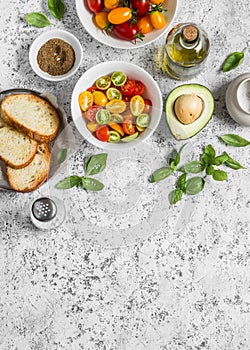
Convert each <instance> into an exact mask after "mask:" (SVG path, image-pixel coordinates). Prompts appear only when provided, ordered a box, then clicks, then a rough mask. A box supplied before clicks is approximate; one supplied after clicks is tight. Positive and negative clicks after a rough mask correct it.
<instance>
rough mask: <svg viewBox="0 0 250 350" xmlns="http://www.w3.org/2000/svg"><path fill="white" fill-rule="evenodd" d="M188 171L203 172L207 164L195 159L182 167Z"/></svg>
mask: <svg viewBox="0 0 250 350" xmlns="http://www.w3.org/2000/svg"><path fill="white" fill-rule="evenodd" d="M182 168H183V169H184V171H185V172H186V173H191V174H197V173H201V172H202V171H203V170H204V169H205V165H204V163H203V162H200V161H198V160H193V161H192V162H189V163H187V164H185V165H183V167H182Z"/></svg>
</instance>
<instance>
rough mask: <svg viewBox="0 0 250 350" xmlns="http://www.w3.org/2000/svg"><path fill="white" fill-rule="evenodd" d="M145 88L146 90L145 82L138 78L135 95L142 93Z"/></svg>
mask: <svg viewBox="0 0 250 350" xmlns="http://www.w3.org/2000/svg"><path fill="white" fill-rule="evenodd" d="M144 90H145V86H144V84H143V83H142V82H141V81H139V80H136V82H135V90H134V95H142V94H143V92H144Z"/></svg>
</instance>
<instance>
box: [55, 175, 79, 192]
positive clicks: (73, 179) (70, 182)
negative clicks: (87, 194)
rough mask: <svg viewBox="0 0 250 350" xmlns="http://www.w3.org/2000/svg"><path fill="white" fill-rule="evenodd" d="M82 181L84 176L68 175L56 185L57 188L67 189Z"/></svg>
mask: <svg viewBox="0 0 250 350" xmlns="http://www.w3.org/2000/svg"><path fill="white" fill-rule="evenodd" d="M81 182H82V178H81V177H80V176H77V175H71V176H69V177H66V178H65V179H63V180H62V181H60V182H58V184H57V185H56V188H58V189H60V190H67V189H69V188H72V187H75V186H78V185H79V184H81Z"/></svg>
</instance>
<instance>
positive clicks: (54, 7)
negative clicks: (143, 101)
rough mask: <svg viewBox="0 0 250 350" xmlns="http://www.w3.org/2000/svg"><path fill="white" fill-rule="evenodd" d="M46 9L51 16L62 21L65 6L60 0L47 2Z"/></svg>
mask: <svg viewBox="0 0 250 350" xmlns="http://www.w3.org/2000/svg"><path fill="white" fill-rule="evenodd" d="M48 8H49V10H50V13H51V14H52V16H54V17H55V18H56V19H58V20H59V21H61V20H62V17H63V15H64V10H65V6H64V3H63V2H62V1H61V0H48Z"/></svg>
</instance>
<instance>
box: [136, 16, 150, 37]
mask: <svg viewBox="0 0 250 350" xmlns="http://www.w3.org/2000/svg"><path fill="white" fill-rule="evenodd" d="M137 25H138V28H139V31H140V33H142V34H147V33H150V32H152V30H153V29H154V27H153V25H152V23H151V19H150V16H149V15H145V16H143V17H141V18H140V19H139V20H138V22H137Z"/></svg>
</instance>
